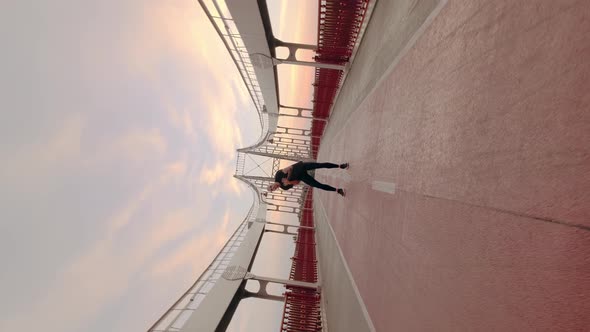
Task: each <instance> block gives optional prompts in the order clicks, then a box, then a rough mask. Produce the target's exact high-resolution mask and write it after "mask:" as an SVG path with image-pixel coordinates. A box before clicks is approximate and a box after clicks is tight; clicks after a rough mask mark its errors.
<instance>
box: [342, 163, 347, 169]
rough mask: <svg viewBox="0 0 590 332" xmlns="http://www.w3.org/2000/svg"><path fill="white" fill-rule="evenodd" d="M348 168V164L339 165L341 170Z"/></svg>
mask: <svg viewBox="0 0 590 332" xmlns="http://www.w3.org/2000/svg"><path fill="white" fill-rule="evenodd" d="M348 166H349V165H348V163H344V164H340V168H342V169H348Z"/></svg>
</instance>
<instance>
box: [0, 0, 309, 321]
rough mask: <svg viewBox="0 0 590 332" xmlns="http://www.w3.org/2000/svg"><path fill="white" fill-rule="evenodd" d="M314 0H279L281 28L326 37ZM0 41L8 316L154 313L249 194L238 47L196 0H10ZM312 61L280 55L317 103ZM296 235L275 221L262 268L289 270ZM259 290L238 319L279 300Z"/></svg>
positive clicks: (3, 282) (250, 126)
mask: <svg viewBox="0 0 590 332" xmlns="http://www.w3.org/2000/svg"><path fill="white" fill-rule="evenodd" d="M314 6H317V2H316V1H295V0H289V1H279V0H276V1H274V0H273V1H269V11H270V15H271V20H272V24H273V30H274V32H275V35H277V36H278V37H279V38H280V39H283V40H285V41H294V42H306V43H314V42H315V29H316V27H315V26H314V25H313V24H314V22H315V21H316V20H317V17H316V15H317V8H316V7H314ZM309 13H312V15H309ZM308 20H310V21H309V22H307V21H308ZM0 42H1V45H2V52H1V53H0V73H2V75H1V77H0V116H1V117H0V119H1V120H0V132H1V133H2V139H1V140H0V153H1V155H2V163H0V184H1V185H0V240H1V241H0V260H1V261H2V263H3V264H2V265H3V266H2V269H1V270H0V294H2V300H0V331H12V330H14V331H17V330H18V331H34V330H43V331H60V332H68V331H90V332H92V331H142V330H145V329H147V328H148V327H149V326H150V325H151V324H152V323H153V322H154V321H155V320H156V319H157V318H158V317H159V316H160V315H161V314H162V313H163V312H164V311H165V310H166V309H167V308H168V307H169V306H170V305H171V304H172V303H173V302H174V301H175V300H176V299H177V298H178V297H179V296H180V295H181V294H182V293H183V292H184V291H185V290H186V288H188V286H189V285H190V284H192V282H193V281H194V280H195V279H196V278H197V277H198V276H199V275H200V274H201V272H202V271H203V270H204V269H205V268H206V266H207V265H208V264H209V263H210V261H211V260H212V259H213V257H214V256H215V254H216V253H217V252H218V251H219V250H220V248H221V247H222V245H223V244H224V243H225V241H226V240H227V239H228V238H229V236H230V235H231V233H232V232H233V231H234V230H235V228H236V227H237V226H238V224H239V223H240V222H241V221H242V220H243V218H244V217H245V214H246V212H247V211H248V209H249V207H250V205H251V203H252V195H251V194H250V192H249V189H247V188H246V186H245V185H243V184H241V183H239V182H238V181H237V180H235V179H233V177H232V175H233V173H234V169H235V149H236V148H239V147H243V146H247V145H251V144H252V143H254V142H255V141H256V139H257V138H258V136H259V130H260V129H259V125H258V118H257V116H256V113H255V110H254V107H253V104H252V102H251V100H250V99H249V96H248V93H247V91H246V89H245V87H244V86H243V83H242V81H241V79H240V78H239V75H238V73H237V71H236V70H235V67H234V65H233V63H232V62H231V59H230V57H229V55H228V54H227V51H226V50H225V48H224V46H223V44H222V43H221V42H220V40H219V37H218V36H217V35H216V33H215V32H214V30H213V28H212V27H211V25H210V22H209V21H208V20H207V19H206V17H205V15H204V14H203V13H202V10H201V8H200V6H199V4H198V3H197V2H196V1H194V0H190V1H189V0H170V1H160V0H141V1H140V0H118V1H112V0H104V1H81V0H71V1H67V0H52V1H24V0H8V1H7V2H6V1H3V4H2V10H1V11H0ZM312 77H313V70H312V69H307V68H305V69H301V68H300V67H295V66H288V65H282V66H280V67H279V78H280V83H279V84H280V89H281V96H280V97H281V100H282V103H283V104H287V105H297V106H306V107H309V106H310V100H311V96H310V93H311V81H312ZM271 218H272V216H271ZM291 222H293V221H291ZM289 242H292V241H290V240H289V239H284V238H282V237H281V236H280V235H275V234H271V235H265V239H264V240H263V243H262V247H261V248H263V249H264V248H267V249H264V250H261V252H262V253H261V255H260V257H258V258H257V260H256V262H255V265H254V272H255V273H260V274H264V275H274V276H278V277H286V275H287V271H288V268H289V266H290V261H288V259H285V257H290V255H292V249H291V252H290V253H289V252H288V251H289V250H290V249H289V248H290V247H289ZM277 252H280V253H281V254H275V255H274V256H273V254H272V253H277ZM252 301H253V302H252ZM256 301H259V300H248V301H247V302H248V303H245V304H244V305H240V307H239V308H238V312H237V314H236V320H235V323H232V327H230V329H233V330H235V331H240V330H242V331H248V330H252V329H253V328H256V327H255V326H257V325H256V324H259V323H260V322H257V321H255V320H253V319H252V317H253V316H252V315H251V314H249V311H248V310H254V311H257V312H260V310H263V311H267V310H268V312H271V313H274V312H276V311H277V309H276V304H275V305H274V306H273V305H271V304H269V303H258V302H256ZM245 302H246V301H245ZM252 303H254V305H252ZM249 307H250V309H248V308H249ZM280 307H281V309H280V310H281V311H282V304H281V305H280ZM279 320H280V316H278V317H276V321H274V320H273V321H271V322H268V323H264V322H263V323H264V324H269V325H264V326H269V327H271V328H270V329H271V330H276V328H273V327H274V326H278V323H279ZM273 324H275V325H273Z"/></svg>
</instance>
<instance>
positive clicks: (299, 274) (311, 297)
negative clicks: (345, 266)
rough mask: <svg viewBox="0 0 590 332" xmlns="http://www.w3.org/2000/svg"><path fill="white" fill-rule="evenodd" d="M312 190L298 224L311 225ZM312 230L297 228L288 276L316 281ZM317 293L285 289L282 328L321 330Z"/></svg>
mask: <svg viewBox="0 0 590 332" xmlns="http://www.w3.org/2000/svg"><path fill="white" fill-rule="evenodd" d="M312 199H313V191H312V190H311V189H310V190H309V191H308V192H307V195H306V197H305V201H304V202H305V203H304V205H303V210H302V213H301V219H300V225H301V226H306V227H314V221H313V210H312V205H313V202H312ZM315 246H316V243H315V230H314V229H310V228H299V230H298V231H297V238H296V240H295V255H294V256H293V258H292V260H293V263H292V265H291V273H290V274H289V279H291V280H298V281H306V282H311V283H315V282H317V281H318V261H317V258H316V250H315V249H316V248H315ZM320 300H321V298H320V293H319V291H317V290H315V289H310V288H304V287H295V286H288V287H287V291H286V292H285V307H284V310H283V318H282V321H281V331H283V332H295V331H321V330H322V319H321V311H320Z"/></svg>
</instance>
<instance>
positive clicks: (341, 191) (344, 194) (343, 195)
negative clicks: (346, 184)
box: [336, 188, 346, 197]
mask: <svg viewBox="0 0 590 332" xmlns="http://www.w3.org/2000/svg"><path fill="white" fill-rule="evenodd" d="M336 192H337V193H338V194H339V195H340V196H342V197H346V191H344V189H342V188H340V189H338V190H336Z"/></svg>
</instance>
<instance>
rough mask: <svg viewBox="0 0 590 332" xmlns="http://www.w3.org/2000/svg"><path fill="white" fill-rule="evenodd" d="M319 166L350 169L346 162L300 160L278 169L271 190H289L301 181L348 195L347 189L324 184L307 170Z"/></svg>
mask: <svg viewBox="0 0 590 332" xmlns="http://www.w3.org/2000/svg"><path fill="white" fill-rule="evenodd" d="M318 168H340V169H348V163H344V164H340V165H337V164H333V163H314V162H302V161H300V162H298V163H295V164H293V165H291V166H289V167H287V168H284V169H281V170H278V171H277V173H276V174H275V182H274V183H272V184H271V185H270V186H268V190H269V191H275V190H277V188H279V187H280V188H281V189H283V190H289V189H291V188H293V186H294V185H296V184H299V182H300V181H303V182H304V183H306V184H308V185H310V186H312V187H315V188H319V189H322V190H326V191H335V192H336V193H338V194H339V195H341V196H343V197H344V196H346V191H345V190H344V189H343V188H338V189H336V188H334V187H332V186H329V185H327V184H323V183H320V182H318V181H317V180H316V179H314V178H313V177H312V176H311V175H309V174H308V173H307V171H310V170H314V169H318Z"/></svg>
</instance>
